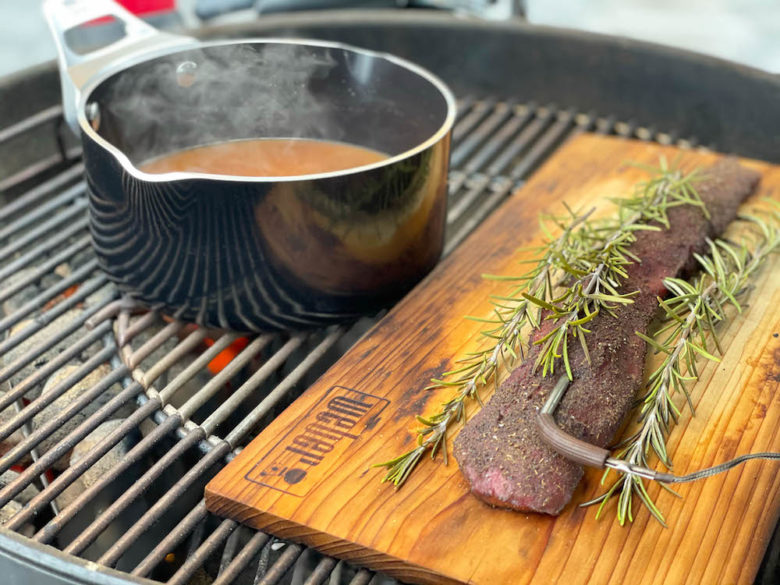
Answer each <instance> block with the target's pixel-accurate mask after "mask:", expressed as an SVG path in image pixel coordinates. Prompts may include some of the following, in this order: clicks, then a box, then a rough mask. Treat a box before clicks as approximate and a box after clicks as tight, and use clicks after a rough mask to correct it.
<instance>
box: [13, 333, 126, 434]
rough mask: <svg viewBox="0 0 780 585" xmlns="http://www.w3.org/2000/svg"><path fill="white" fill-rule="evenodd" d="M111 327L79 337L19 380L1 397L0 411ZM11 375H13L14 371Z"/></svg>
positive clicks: (90, 344)
mask: <svg viewBox="0 0 780 585" xmlns="http://www.w3.org/2000/svg"><path fill="white" fill-rule="evenodd" d="M110 329H111V324H110V323H104V324H102V325H101V326H100V327H98V328H97V329H95V330H94V331H92V332H90V333H89V334H87V335H86V336H84V337H82V338H81V339H79V340H78V341H77V342H76V343H75V344H73V345H71V346H70V347H68V349H66V350H65V351H63V352H62V353H61V354H59V355H58V356H57V357H56V358H54V359H53V360H51V361H49V362H48V363H47V364H46V365H45V366H43V367H41V368H38V369H37V370H36V371H35V372H34V373H33V374H30V375H29V376H28V377H27V378H25V379H24V380H22V381H21V382H19V384H17V385H16V386H14V387H13V389H12V390H11V391H10V392H6V393H5V394H4V395H3V396H2V398H0V412H1V411H3V410H5V409H6V408H8V407H9V406H10V405H11V404H13V403H14V402H15V401H17V400H19V399H21V398H22V397H23V396H24V395H25V394H27V393H28V392H30V391H31V390H32V389H33V388H35V387H36V386H38V385H39V384H40V383H41V382H43V380H44V379H46V378H48V377H49V375H50V374H52V373H54V372H55V371H57V370H59V369H60V367H61V366H63V365H64V364H66V363H67V362H68V361H69V360H71V359H72V358H73V357H74V356H76V355H78V354H80V353H81V352H82V351H84V350H85V349H86V348H88V347H90V346H92V345H93V344H95V343H97V342H99V341H100V340H101V338H102V337H103V336H105V335H106V333H108V332H109V331H110ZM22 357H24V356H22ZM10 375H13V373H12V374H10ZM0 380H3V381H5V379H3V378H2V377H0ZM28 408H29V407H28ZM6 424H8V423H6ZM0 435H2V436H1V437H0V440H2V439H4V438H5V437H6V436H7V435H5V425H3V426H2V427H0Z"/></svg>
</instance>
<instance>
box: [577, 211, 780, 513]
mask: <svg viewBox="0 0 780 585" xmlns="http://www.w3.org/2000/svg"><path fill="white" fill-rule="evenodd" d="M773 203H774V204H775V205H776V206H777V209H776V210H774V211H773V212H772V213H771V214H770V218H769V220H766V219H763V218H760V217H757V216H755V215H754V216H743V217H742V219H745V220H747V221H749V222H750V223H751V224H752V225H753V226H754V227H755V228H757V229H756V230H753V231H754V232H755V233H756V236H757V241H756V242H755V243H754V245H753V249H752V251H751V250H750V249H749V248H748V245H747V243H745V242H743V243H742V244H741V245H736V244H733V243H729V242H726V241H722V240H717V241H715V242H709V256H707V257H704V256H700V255H697V256H696V259H697V260H698V262H699V264H700V266H701V268H702V271H703V272H702V273H701V274H700V276H699V277H698V278H696V279H695V280H693V281H692V282H687V281H685V280H682V279H679V278H667V279H665V280H664V284H665V286H666V288H667V289H668V290H669V292H670V296H669V297H668V298H667V299H665V300H663V299H659V304H660V306H661V308H662V309H663V311H664V314H665V321H664V324H663V326H661V327H660V328H659V330H658V331H656V332H655V334H654V335H653V336H652V337H649V336H646V335H642V334H640V333H637V335H639V336H640V337H641V338H642V339H644V340H645V341H647V343H648V344H649V345H650V346H651V347H652V348H653V349H654V350H655V351H657V352H661V353H663V354H666V357H665V358H664V359H663V361H662V362H661V364H660V365H659V366H658V368H657V369H656V370H655V371H654V372H653V373H652V374H650V376H649V378H648V380H647V384H646V386H645V391H644V393H643V395H642V396H641V397H640V407H639V415H638V419H637V420H638V423H639V428H638V430H637V431H636V432H635V433H634V434H633V435H631V436H630V437H629V438H628V439H626V440H625V441H623V443H622V447H621V448H620V450H619V451H618V452H617V453H616V454H615V455H614V456H615V457H616V458H619V459H623V460H624V461H627V462H629V463H633V464H635V465H641V466H644V467H647V466H648V464H649V458H650V455H651V453H654V454H655V455H656V456H657V457H658V459H659V460H660V461H661V463H662V464H663V465H664V466H665V467H666V468H667V469H671V466H672V462H671V459H670V457H669V453H668V452H667V449H666V437H667V436H668V434H669V432H670V429H671V426H672V425H673V424H674V423H676V422H677V420H678V417H679V416H680V409H679V408H678V407H677V405H676V404H675V402H674V399H673V398H674V396H675V395H676V394H678V393H682V394H683V395H684V396H685V399H686V401H687V403H688V405H689V406H690V408H691V412H692V413H693V411H694V408H693V402H692V400H691V397H690V394H689V392H688V388H687V384H688V383H689V382H691V381H695V380H697V379H698V377H699V372H698V369H697V365H696V362H697V359H699V358H702V357H703V358H705V359H707V360H712V361H719V358H717V357H716V356H715V355H714V352H715V351H717V352H718V353H722V350H721V347H720V343H719V341H718V336H717V332H716V328H717V326H718V325H719V324H721V323H724V322H728V321H729V319H730V318H732V317H733V316H734V314H739V313H741V312H742V306H741V305H740V303H739V301H738V300H737V299H738V297H740V295H743V294H744V293H745V292H746V291H747V290H748V288H749V282H750V279H751V278H752V277H753V275H754V274H755V272H756V270H757V269H758V268H759V267H760V266H761V264H762V263H763V262H764V261H765V260H766V259H767V257H768V256H769V255H770V254H772V253H773V252H777V251H779V250H780V205H778V204H777V203H776V202H773ZM728 307H733V308H734V309H735V311H727V308H728ZM708 342H709V345H708ZM710 345H712V346H714V348H715V349H711V348H710ZM607 476H608V472H607V473H605V474H604V477H603V478H602V484H604V483H605V481H606V478H607ZM662 485H663V484H662ZM664 487H666V486H664ZM666 489H669V488H666ZM670 491H671V490H670ZM615 495H617V498H618V505H617V519H618V522H619V523H620V524H621V525H623V524H624V523H625V521H626V520H628V521H630V522H631V521H633V498H634V496H637V497H639V499H640V501H641V502H642V503H643V504H644V505H645V506H646V507H647V508H648V510H649V511H650V513H651V514H652V515H653V516H654V517H655V518H656V520H658V521H659V522H660V523H661V524H663V525H664V526H665V525H666V524H665V521H664V518H663V515H662V514H661V512H660V510H659V509H658V507H657V506H656V505H655V503H654V502H653V501H652V499H651V498H650V496H649V494H648V492H647V490H646V489H645V485H644V483H643V480H642V479H641V478H639V477H637V476H634V475H630V474H621V475H620V476H619V477H618V478H617V479H616V480H615V481H614V482H613V483H612V485H611V486H610V487H609V488H608V489H607V490H606V491H605V492H604V493H603V494H601V495H600V496H599V497H598V498H596V499H594V500H592V501H590V502H587V503H586V504H584V505H590V504H594V503H599V504H600V505H599V509H598V512H597V514H596V516H597V517H599V516H600V515H601V513H602V511H603V510H604V506H605V505H606V503H607V502H608V501H609V500H610V499H611V498H612V497H613V496H615Z"/></svg>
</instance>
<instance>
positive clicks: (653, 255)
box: [454, 158, 759, 514]
mask: <svg viewBox="0 0 780 585" xmlns="http://www.w3.org/2000/svg"><path fill="white" fill-rule="evenodd" d="M706 176H707V179H706V180H705V181H702V183H700V184H699V185H698V188H697V190H698V192H699V195H700V197H701V198H702V200H703V201H704V203H705V205H706V207H707V210H708V211H709V213H710V219H709V220H708V219H706V218H705V216H704V214H703V213H702V211H701V209H700V208H698V207H694V206H690V205H684V206H680V207H674V208H672V209H670V210H669V212H668V218H669V223H670V228H669V229H668V230H662V231H640V232H637V233H636V237H637V239H636V242H634V243H633V244H632V245H631V248H630V249H631V251H632V252H633V253H634V254H636V255H637V256H638V257H639V258H641V259H642V262H641V264H632V265H629V266H628V275H629V276H628V278H627V279H626V281H625V282H624V283H623V287H622V292H630V291H637V290H638V291H639V294H638V295H636V296H635V297H634V298H633V300H634V302H633V303H632V304H630V305H626V306H621V307H619V308H618V309H617V310H616V315H617V318H615V317H612V316H610V315H608V314H606V313H602V314H600V315H598V316H597V317H596V318H594V319H593V320H592V321H590V322H589V323H588V328H589V329H590V330H591V333H590V334H589V335H588V349H589V351H590V357H591V364H590V365H589V364H588V363H587V361H586V360H585V356H584V353H583V351H582V348H581V347H580V343H579V341H578V340H576V339H575V340H571V342H570V343H569V346H568V353H569V359H570V362H571V365H572V373H573V377H574V378H573V381H572V382H571V384H570V385H569V387H568V390H567V391H566V394H565V395H564V397H563V400H562V401H561V403H560V405H559V406H558V408H557V410H556V413H555V419H556V421H557V423H558V425H559V426H560V427H561V428H562V429H563V430H565V431H566V432H567V433H569V434H571V435H573V436H575V437H578V438H580V439H582V440H584V441H587V442H589V443H593V444H594V445H598V446H600V447H604V446H606V445H608V444H609V443H610V441H611V440H612V439H613V437H614V435H615V433H617V431H618V430H619V429H620V428H621V426H622V424H623V422H624V420H625V418H626V416H627V415H628V413H629V411H630V409H631V405H632V403H633V401H634V399H635V396H636V393H637V391H638V389H639V387H640V385H641V383H642V370H643V366H644V361H645V359H644V358H645V352H646V345H645V342H644V341H642V340H641V339H640V338H639V337H638V336H637V335H635V334H634V332H635V331H641V332H643V333H646V332H647V328H648V325H649V324H650V322H651V321H652V319H653V317H654V316H655V314H656V310H657V308H658V301H657V300H656V296H662V295H664V294H665V290H664V287H663V283H662V280H663V279H664V278H666V277H669V276H674V275H681V274H682V275H684V274H687V273H689V272H690V271H691V270H693V269H694V268H695V264H696V261H695V259H694V258H693V253H694V252H704V251H705V250H706V239H707V238H708V237H714V236H716V235H718V234H720V233H721V232H723V230H724V229H725V228H726V226H727V225H728V224H729V223H731V221H732V220H733V219H734V218H735V217H736V213H737V208H738V207H739V205H740V203H741V202H742V201H743V200H744V199H745V198H747V197H748V195H750V193H751V192H752V190H753V188H754V187H755V185H756V183H757V182H758V179H759V175H758V173H756V172H754V171H752V170H749V169H746V168H745V167H742V166H740V165H739V164H738V163H737V162H736V160H734V159H728V158H727V159H721V160H720V161H719V162H718V163H716V164H715V165H713V166H712V167H710V168H709V169H707V170H706ZM548 323H549V322H548ZM542 335H543V331H537V332H535V335H534V336H533V337H532V339H534V340H535V339H538V338H539V337H540V336H542ZM539 347H540V346H532V348H531V350H530V351H529V353H528V355H527V356H526V359H525V361H524V362H523V363H522V364H520V366H519V367H518V368H517V369H516V370H515V371H514V372H513V373H512V374H511V375H510V377H509V378H508V379H507V380H506V381H505V382H504V383H503V384H502V385H501V387H500V388H499V389H498V390H497V392H496V393H495V395H494V396H493V397H492V399H491V400H490V401H489V402H488V403H487V404H486V405H485V407H484V408H483V409H482V410H481V411H480V412H478V413H477V414H476V415H475V416H474V417H473V418H472V419H471V420H470V421H469V422H468V423H467V424H466V426H465V427H464V428H463V430H461V432H460V434H459V435H458V437H457V438H456V440H455V446H454V454H455V457H456V459H457V460H458V465H459V466H460V470H461V472H462V473H463V475H464V476H465V477H466V479H467V480H468V482H469V484H470V485H471V491H472V493H474V495H476V496H477V497H478V498H480V499H481V500H483V501H485V502H487V503H488V504H491V505H493V506H496V507H501V508H511V509H514V510H519V511H526V512H529V511H530V512H543V513H546V514H559V513H560V512H561V510H562V509H563V507H564V506H565V505H566V504H567V503H568V502H569V500H570V499H571V496H572V494H573V492H574V490H575V488H576V487H577V484H578V483H579V482H580V479H581V478H582V474H583V470H582V467H581V466H579V465H578V464H576V463H572V462H571V461H568V460H567V459H564V458H563V457H562V456H560V455H559V454H558V453H556V452H555V451H553V450H552V449H551V448H550V447H548V446H547V445H546V444H545V443H544V442H543V441H542V439H541V435H540V434H539V432H538V430H537V427H536V413H537V411H538V409H539V408H541V406H542V405H543V404H544V402H545V400H546V399H547V396H548V395H549V393H550V391H551V390H552V388H553V387H554V385H555V382H556V380H557V378H558V375H554V376H549V375H548V376H547V377H546V378H542V376H541V373H540V372H539V371H536V372H534V362H535V361H536V357H537V354H538V352H539Z"/></svg>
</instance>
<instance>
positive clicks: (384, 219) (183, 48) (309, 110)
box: [44, 0, 456, 331]
mask: <svg viewBox="0 0 780 585" xmlns="http://www.w3.org/2000/svg"><path fill="white" fill-rule="evenodd" d="M44 11H45V13H46V16H47V19H48V21H49V25H50V28H51V29H52V33H53V35H54V37H55V39H56V41H57V44H58V51H59V64H60V70H61V80H62V89H63V104H64V112H65V117H66V120H67V121H68V123H69V124H70V125H71V127H72V128H73V129H74V130H75V131H76V132H77V133H78V134H79V135H80V137H81V140H82V143H83V153H84V154H83V156H84V165H85V176H86V184H87V191H88V196H89V214H90V230H91V234H92V239H93V243H94V248H95V252H96V254H97V257H98V260H99V263H100V266H101V268H102V269H103V270H104V271H105V272H106V273H107V274H108V275H109V276H110V278H111V279H112V280H114V281H115V282H116V283H117V285H118V286H119V288H120V289H121V290H123V291H125V292H126V293H127V294H130V295H132V296H134V297H135V298H137V299H138V300H139V301H142V302H145V303H150V304H155V305H157V306H162V307H163V308H164V310H165V311H167V312H169V313H170V314H172V315H174V316H176V317H178V318H181V319H184V320H191V321H195V322H197V323H199V324H202V325H205V326H211V327H220V328H228V329H234V330H239V331H276V330H289V329H305V328H309V327H315V326H322V325H326V324H329V323H335V322H341V321H345V320H350V319H354V318H356V317H358V316H360V315H364V314H368V313H372V312H375V311H377V310H379V309H380V308H382V307H386V306H388V305H390V304H392V303H393V302H395V301H396V300H397V299H399V298H400V297H401V296H402V295H404V294H405V293H406V292H407V291H408V290H409V289H410V288H412V287H413V286H414V285H415V284H416V283H417V282H418V281H419V280H420V279H421V278H422V277H423V276H425V275H426V274H427V273H428V272H429V271H430V269H431V268H432V267H433V266H434V265H435V264H436V262H437V261H438V259H439V257H440V255H441V252H442V248H443V239H444V225H445V216H446V182H447V170H448V164H449V147H450V134H451V129H452V125H453V122H454V119H455V110H456V108H455V100H454V98H453V96H452V94H451V92H450V91H449V90H448V89H447V87H446V86H445V84H444V83H443V82H442V81H441V80H439V79H438V78H436V77H435V76H434V75H432V74H431V73H429V72H427V71H425V70H424V69H422V68H421V67H419V66H417V65H415V64H413V63H410V62H408V61H406V60H403V59H400V58H397V57H394V56H392V55H388V54H382V53H376V52H373V51H368V50H364V49H360V48H355V47H350V46H346V45H343V44H338V43H332V42H320V41H313V40H279V39H248V40H241V41H225V42H199V41H196V40H194V39H191V38H187V37H182V36H177V35H171V34H166V33H162V32H160V31H157V30H156V29H154V28H152V27H150V26H148V25H147V24H146V23H144V22H143V21H141V20H138V19H136V18H135V17H134V16H133V15H132V14H130V13H128V12H126V11H125V10H124V9H122V8H121V7H120V6H118V5H116V4H114V3H113V2H109V1H108V0H75V1H74V0H71V1H68V0H48V1H47V2H46V3H45V5H44ZM105 16H108V17H112V18H113V19H115V20H116V21H118V22H119V23H122V24H123V25H124V36H123V37H122V38H121V39H120V40H118V41H116V42H114V43H113V44H111V45H109V46H107V47H104V48H102V49H99V50H97V51H94V52H92V53H88V54H86V55H84V54H79V53H77V52H76V51H75V50H73V48H72V47H71V46H70V45H69V42H68V41H69V38H70V36H69V35H68V34H67V32H68V31H69V30H71V29H74V28H75V27H78V26H80V25H82V24H84V23H88V22H91V21H93V20H95V19H97V18H100V17H105ZM268 139H283V140H276V141H275V144H277V145H278V146H279V148H287V147H288V146H289V145H290V144H292V146H294V147H295V146H296V145H301V144H303V142H306V143H307V144H309V145H311V143H313V142H317V143H318V144H319V146H322V147H325V148H326V150H327V148H328V147H329V146H328V145H341V146H343V147H344V148H347V147H348V145H351V147H360V149H361V151H364V152H370V153H373V155H372V156H373V158H370V160H368V161H366V160H362V161H361V162H353V163H349V162H345V161H342V162H341V166H342V167H343V166H346V167H347V168H341V167H337V168H335V169H334V168H330V169H317V168H315V169H314V170H311V169H309V170H303V171H295V170H293V171H290V170H287V171H285V172H287V173H290V172H292V174H286V175H284V176H279V175H278V174H276V173H275V172H273V173H272V172H267V171H266V172H265V174H264V176H254V175H250V176H245V175H246V173H242V174H225V173H223V172H221V170H220V169H216V170H215V169H214V168H212V167H203V168H201V167H194V168H190V167H188V168H186V169H184V170H182V169H180V168H175V167H174V168H167V169H163V170H162V171H160V170H158V171H155V172H152V171H150V170H149V166H148V165H149V164H150V161H152V162H153V161H156V160H161V157H162V159H164V158H165V157H166V156H169V155H171V154H172V153H185V154H186V153H188V152H194V150H193V149H195V148H199V149H201V147H208V146H209V145H211V146H214V145H218V146H219V145H222V146H225V145H229V146H231V147H235V146H238V147H241V148H243V146H244V145H248V144H249V143H252V144H255V145H256V144H257V142H258V140H260V141H262V140H268ZM302 141H303V142H302ZM263 144H264V145H265V146H268V145H269V144H270V143H263ZM282 145H284V146H282ZM241 148H239V149H238V150H235V151H232V152H233V154H231V155H230V156H229V157H228V158H231V157H232V160H229V161H228V162H246V161H244V160H243V159H245V158H247V159H248V160H249V162H252V161H255V160H256V159H257V157H258V156H259V155H258V154H257V153H256V151H247V153H246V154H241V153H242V152H243V151H242V150H241ZM200 151H201V152H206V151H203V150H202V149H201V150H200ZM209 152H210V151H209ZM287 152H288V151H280V152H277V153H276V154H277V155H278V156H277V157H276V158H277V159H278V160H281V161H282V162H283V163H285V165H286V163H291V164H292V163H295V164H297V163H303V162H311V161H307V160H304V159H303V158H302V157H303V156H309V157H312V156H313V157H314V158H315V159H317V158H318V155H316V154H315V155H302V154H300V153H301V152H302V151H301V149H298V148H293V149H292V150H291V151H290V154H289V156H288V155H287V154H286V153H287ZM307 152H308V151H307ZM315 152H320V151H315ZM239 159H241V161H239ZM223 161H224V158H223ZM314 162H316V161H314ZM295 164H293V166H295ZM229 172H235V171H229Z"/></svg>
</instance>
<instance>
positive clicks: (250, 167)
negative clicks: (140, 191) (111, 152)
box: [140, 138, 388, 177]
mask: <svg viewBox="0 0 780 585" xmlns="http://www.w3.org/2000/svg"><path fill="white" fill-rule="evenodd" d="M386 158H388V157H387V155H385V154H382V153H380V152H376V151H374V150H369V149H367V148H361V147H359V146H352V145H351V144H344V143H341V142H328V141H324V140H304V139H288V138H265V139H260V140H235V141H231V142H220V143H217V144H210V145H208V146H198V147H196V148H190V149H187V150H180V151H178V152H174V153H171V154H166V155H164V156H161V157H158V158H155V159H152V160H150V161H147V162H146V163H144V164H142V165H141V166H140V169H141V170H142V171H144V172H147V173H172V172H176V171H184V172H196V173H209V174H217V175H239V176H242V177H288V176H294V175H312V174H316V173H328V172H332V171H343V170H345V169H351V168H355V167H359V166H363V165H368V164H371V163H375V162H379V161H382V160H385V159H386Z"/></svg>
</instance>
